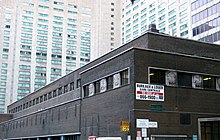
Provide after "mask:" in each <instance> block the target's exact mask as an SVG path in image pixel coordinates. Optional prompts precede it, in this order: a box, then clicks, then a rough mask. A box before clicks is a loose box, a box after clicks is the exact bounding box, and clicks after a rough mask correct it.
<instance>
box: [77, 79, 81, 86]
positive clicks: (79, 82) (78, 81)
mask: <svg viewBox="0 0 220 140" xmlns="http://www.w3.org/2000/svg"><path fill="white" fill-rule="evenodd" d="M79 87H81V80H80V79H78V80H77V85H76V88H79Z"/></svg>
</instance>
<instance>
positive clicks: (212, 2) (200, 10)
mask: <svg viewBox="0 0 220 140" xmlns="http://www.w3.org/2000/svg"><path fill="white" fill-rule="evenodd" d="M191 14H192V17H191V21H192V32H193V34H192V38H193V39H195V40H201V41H205V42H211V43H217V44H220V0H192V2H191Z"/></svg>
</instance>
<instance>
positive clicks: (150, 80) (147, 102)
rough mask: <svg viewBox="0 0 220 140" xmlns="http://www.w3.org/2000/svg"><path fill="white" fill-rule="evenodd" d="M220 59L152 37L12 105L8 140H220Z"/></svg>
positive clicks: (5, 126) (209, 47)
mask: <svg viewBox="0 0 220 140" xmlns="http://www.w3.org/2000/svg"><path fill="white" fill-rule="evenodd" d="M219 52H220V46H218V45H214V44H208V43H202V42H198V41H192V40H187V39H181V38H174V37H171V36H167V35H163V34H159V33H152V32H148V33H146V34H144V35H143V36H141V37H139V38H137V39H135V40H133V41H132V42H130V43H128V44H126V45H124V46H122V47H120V48H118V49H116V50H114V51H112V52H111V53H109V54H106V55H104V56H102V57H101V58H99V59H97V60H95V61H93V62H91V63H89V64H88V65H86V66H84V67H82V68H80V69H78V70H76V71H74V72H72V73H70V74H68V75H66V76H64V77H62V78H60V79H58V80H57V81H55V82H53V83H51V84H49V85H47V86H45V87H44V88H42V89H40V90H38V91H36V92H34V93H32V94H30V95H28V96H26V97H25V98H23V99H21V100H19V101H17V102H15V103H13V104H11V105H10V106H9V107H8V111H9V112H8V113H10V114H12V115H13V118H12V119H10V120H8V121H5V122H2V123H0V138H1V139H62V140H64V139H65V140H79V139H80V140H86V139H88V137H89V136H97V137H121V138H122V139H123V140H126V139H127V137H128V136H131V139H132V140H135V139H136V137H137V136H141V137H142V139H144V138H150V139H152V140H162V139H163V140H164V139H167V140H168V139H169V140H173V139H175V140H176V139H177V140H185V139H187V140H188V139H197V138H199V139H202V140H215V139H216V140H218V139H220V132H219V131H220V129H219V126H220V123H219V120H220V119H219V118H218V117H219V116H220V108H219V106H220V102H219V100H220V55H219V54H220V53H219ZM124 122H129V123H130V131H129V132H122V129H123V128H124V127H125V126H124V127H122V126H123V125H124V124H127V123H124ZM153 125H154V126H153ZM139 139H141V138H139Z"/></svg>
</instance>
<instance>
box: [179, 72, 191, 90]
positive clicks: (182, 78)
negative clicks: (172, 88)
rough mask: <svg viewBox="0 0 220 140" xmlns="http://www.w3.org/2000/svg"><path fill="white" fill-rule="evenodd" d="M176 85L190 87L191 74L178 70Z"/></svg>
mask: <svg viewBox="0 0 220 140" xmlns="http://www.w3.org/2000/svg"><path fill="white" fill-rule="evenodd" d="M177 79H178V85H179V86H182V87H192V74H189V73H183V72H178V73H177Z"/></svg>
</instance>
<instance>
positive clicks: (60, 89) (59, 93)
mask: <svg viewBox="0 0 220 140" xmlns="http://www.w3.org/2000/svg"><path fill="white" fill-rule="evenodd" d="M62 89H63V88H62V87H60V88H59V89H58V96H59V95H61V94H62V93H63V91H62Z"/></svg>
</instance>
